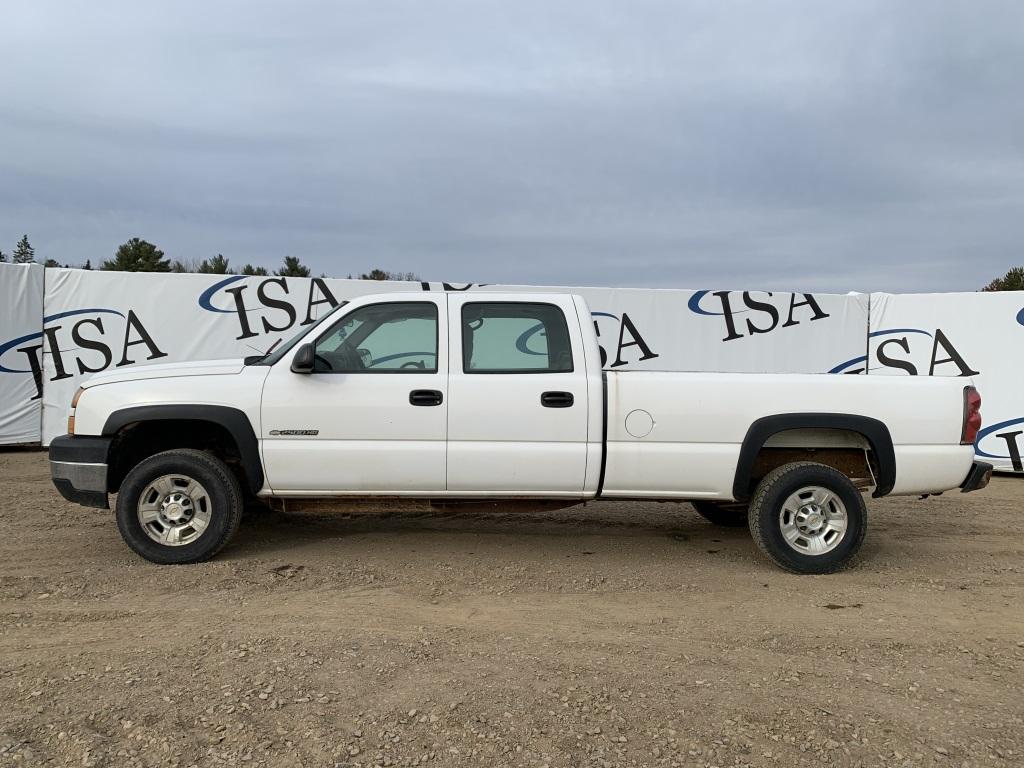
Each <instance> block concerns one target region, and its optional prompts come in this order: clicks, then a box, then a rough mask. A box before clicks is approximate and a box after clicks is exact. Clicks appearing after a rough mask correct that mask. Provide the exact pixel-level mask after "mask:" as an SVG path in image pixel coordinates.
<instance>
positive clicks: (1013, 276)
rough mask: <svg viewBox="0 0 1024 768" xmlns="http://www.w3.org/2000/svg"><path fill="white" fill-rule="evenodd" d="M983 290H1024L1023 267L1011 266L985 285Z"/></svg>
mask: <svg viewBox="0 0 1024 768" xmlns="http://www.w3.org/2000/svg"><path fill="white" fill-rule="evenodd" d="M981 290H983V291H1024V267H1013V268H1012V269H1010V270H1009V271H1008V272H1007V273H1006V274H1005V275H1003V276H1002V277H997V278H996V279H995V280H993V281H992V282H991V283H989V284H988V285H986V286H985V287H984V288H982V289H981Z"/></svg>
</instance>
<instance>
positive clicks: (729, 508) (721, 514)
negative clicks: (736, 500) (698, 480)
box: [690, 501, 747, 528]
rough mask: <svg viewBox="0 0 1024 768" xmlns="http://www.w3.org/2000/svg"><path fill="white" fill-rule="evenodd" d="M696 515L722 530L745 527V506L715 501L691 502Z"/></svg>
mask: <svg viewBox="0 0 1024 768" xmlns="http://www.w3.org/2000/svg"><path fill="white" fill-rule="evenodd" d="M690 504H691V505H692V506H693V508H694V509H695V510H697V514H698V515H700V516H701V517H703V518H704V519H705V520H707V521H708V522H710V523H714V524H715V525H720V526H722V527H723V528H741V527H745V526H746V525H747V505H746V504H721V503H719V502H717V501H691V502H690Z"/></svg>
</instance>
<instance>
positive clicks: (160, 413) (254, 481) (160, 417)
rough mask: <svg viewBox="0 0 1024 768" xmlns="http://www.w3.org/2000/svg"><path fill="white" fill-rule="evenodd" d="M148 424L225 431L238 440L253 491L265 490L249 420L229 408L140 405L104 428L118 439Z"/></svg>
mask: <svg viewBox="0 0 1024 768" xmlns="http://www.w3.org/2000/svg"><path fill="white" fill-rule="evenodd" d="M146 421H207V422H211V423H213V424H217V425H219V426H221V427H224V429H226V430H227V431H228V433H229V434H230V435H231V436H232V437H233V438H234V440H235V444H236V445H237V446H238V453H239V456H240V458H241V460H242V469H243V470H244V471H245V477H246V480H248V483H249V489H250V490H251V491H252V492H253V493H256V492H258V491H259V490H260V489H261V488H262V487H263V463H262V462H261V461H260V446H259V441H258V440H257V439H256V432H255V430H254V429H253V427H252V423H251V422H250V421H249V417H248V416H246V415H245V413H244V412H242V411H240V410H239V409H237V408H231V407H230V406H226V405H139V406H133V407H131V408H122V409H120V410H117V411H114V412H113V413H111V414H110V415H109V416H108V417H107V420H106V422H105V423H104V424H103V434H104V435H110V436H113V435H116V434H117V433H118V432H119V431H120V430H121V429H123V428H124V427H126V426H128V425H129V424H137V423H140V422H146Z"/></svg>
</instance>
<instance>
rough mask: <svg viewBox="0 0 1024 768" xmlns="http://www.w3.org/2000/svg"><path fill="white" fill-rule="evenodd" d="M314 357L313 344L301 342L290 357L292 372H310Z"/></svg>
mask: <svg viewBox="0 0 1024 768" xmlns="http://www.w3.org/2000/svg"><path fill="white" fill-rule="evenodd" d="M314 357H315V354H314V353H313V345H312V344H303V345H302V346H301V347H299V351H298V352H296V353H295V357H293V358H292V373H312V372H313V358H314Z"/></svg>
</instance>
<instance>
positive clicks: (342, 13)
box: [0, 0, 1024, 292]
mask: <svg viewBox="0 0 1024 768" xmlns="http://www.w3.org/2000/svg"><path fill="white" fill-rule="evenodd" d="M158 6H162V10H161V9H160V8H158ZM0 62H2V74H0V179H2V181H0V248H2V249H3V250H4V251H5V252H6V253H8V254H9V253H10V252H11V249H12V248H13V246H14V243H15V241H16V240H17V238H19V237H20V236H21V235H22V234H23V233H28V235H29V238H30V240H31V241H32V243H33V245H35V247H36V251H37V256H39V257H42V258H47V257H49V258H54V259H57V260H58V261H61V262H71V263H81V262H84V261H85V260H86V259H87V258H88V259H91V260H92V262H93V264H94V265H95V264H96V263H97V262H98V261H100V260H102V259H104V258H108V257H109V256H110V255H111V254H112V252H113V251H114V249H115V248H116V246H117V245H118V244H119V243H121V242H123V241H124V240H126V239H127V238H129V237H133V236H139V237H143V238H145V239H147V240H150V241H152V242H154V243H156V244H157V245H158V246H159V247H161V248H162V249H163V250H164V251H165V252H166V253H167V255H168V256H170V257H172V258H182V259H198V258H204V257H208V256H211V255H214V254H216V253H218V252H220V253H223V254H224V255H225V256H227V257H228V258H229V259H230V260H231V263H232V265H233V266H241V265H242V264H243V263H245V262H247V261H249V262H252V263H255V264H262V265H265V266H267V267H270V268H273V267H274V266H276V265H278V264H279V263H280V261H281V257H282V256H283V255H285V254H292V255H297V256H299V257H301V258H302V259H303V261H305V262H306V263H308V264H309V265H310V266H311V267H312V268H313V269H314V270H315V272H316V273H319V272H326V273H327V274H328V275H331V276H337V277H344V276H346V275H347V274H349V273H358V272H360V271H363V270H369V269H370V268H372V267H375V266H379V267H382V268H385V269H390V270H402V271H413V272H415V273H417V274H418V275H420V276H421V277H422V278H424V279H430V280H449V281H453V282H464V281H477V282H505V283H533V284H565V285H616V286H617V285H623V286H651V287H682V288H714V289H717V288H751V289H758V288H763V289H773V288H777V289H787V288H788V289H802V290H822V291H835V292H845V291H847V290H862V291H867V290H892V291H923V290H962V289H975V288H978V287H980V286H981V285H983V284H985V283H987V282H988V281H989V280H990V279H991V278H993V277H995V276H997V275H1001V274H1002V273H1003V272H1005V271H1006V269H1007V268H1008V267H1010V266H1012V265H1015V264H1021V263H1024V249H1022V247H1021V240H1022V235H1024V90H1022V81H1021V78H1022V73H1024V4H1022V3H1020V2H1014V1H1008V2H990V1H988V0H986V2H982V3H979V2H962V3H945V2H905V3H900V2H893V1H892V0H888V1H882V2H875V3H872V2H864V0H857V1H855V2H848V3H843V2H836V1H835V0H830V1H829V2H827V3H825V2H809V1H807V0H805V1H804V2H794V3H786V2H744V3H740V2H736V3H729V2H722V1H721V0H709V1H708V2H678V1H677V2H664V3H657V2H634V1H632V0H631V1H630V2H622V1H621V0H619V1H618V2H595V0H579V1H578V2H561V3H552V2H536V3H533V2H524V1H523V0H503V1H502V2H483V1H482V0H467V2H464V3H456V2H449V1H448V0H430V2H422V1H418V0H417V1H414V2H389V1H388V0H368V1H367V2H358V3H357V2H305V3H304V2H288V3H285V2H274V3H261V2H253V1H252V0H246V1H245V2H234V3H232V2H181V1H180V0H179V1H176V2H173V3H172V2H166V3H155V2H138V0H132V1H131V2H113V1H112V0H104V2H102V3H74V2H70V0H68V1H67V2H62V3H56V2H46V1H44V0H34V2H22V3H16V4H15V3H7V4H5V5H4V9H3V11H2V13H0Z"/></svg>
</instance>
